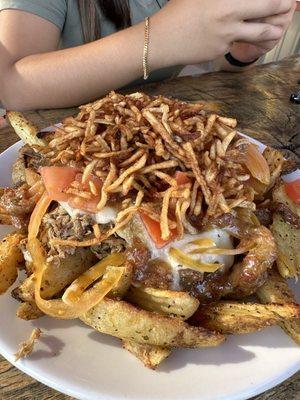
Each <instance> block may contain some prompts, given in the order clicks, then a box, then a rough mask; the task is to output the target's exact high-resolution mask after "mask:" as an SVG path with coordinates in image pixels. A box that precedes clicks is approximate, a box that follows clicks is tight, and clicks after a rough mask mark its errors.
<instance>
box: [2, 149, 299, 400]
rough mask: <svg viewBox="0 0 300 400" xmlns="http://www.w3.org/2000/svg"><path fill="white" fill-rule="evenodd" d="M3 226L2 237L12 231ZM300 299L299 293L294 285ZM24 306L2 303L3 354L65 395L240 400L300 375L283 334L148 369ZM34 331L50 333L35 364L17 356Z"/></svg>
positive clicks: (6, 162) (246, 339)
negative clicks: (22, 312) (23, 313)
mask: <svg viewBox="0 0 300 400" xmlns="http://www.w3.org/2000/svg"><path fill="white" fill-rule="evenodd" d="M19 147H20V144H19V143H17V144H15V145H14V146H12V147H11V148H9V149H8V150H6V151H5V152H4V153H3V154H2V155H0V171H1V175H0V186H4V185H9V184H10V176H11V164H12V162H13V161H14V160H15V158H16V155H17V150H18V148H19ZM6 231H7V230H6V229H5V228H4V227H0V234H1V235H3V234H5V233H6ZM294 290H296V291H297V293H298V300H300V287H299V285H298V287H296V286H294ZM17 306H18V304H17V302H16V301H15V300H14V299H12V298H11V296H10V295H9V294H7V295H5V296H2V297H1V298H0V315H1V323H0V324H1V325H0V326H1V328H0V353H1V354H2V355H3V356H4V357H5V358H7V360H9V361H10V362H11V363H12V364H14V365H15V366H16V367H17V368H19V369H21V370H22V371H24V372H25V373H27V374H28V375H31V376H32V377H34V378H35V379H37V380H39V381H41V382H43V383H45V384H46V385H48V386H51V387H53V388H54V389H57V390H59V391H61V392H63V393H65V394H68V395H70V396H73V397H76V398H78V399H87V400H95V399H97V400H102V399H103V400H109V399H114V400H120V399H131V400H134V399H139V400H146V399H147V400H148V399H153V400H161V399H164V400H169V399H170V400H171V399H172V400H175V399H178V400H179V399H180V400H182V399H185V400H191V399H201V400H221V399H222V400H225V399H226V400H236V399H239V400H240V399H247V398H249V397H251V396H254V395H257V394H259V393H261V392H263V391H265V390H267V389H269V388H271V387H273V386H275V385H277V384H279V383H280V382H282V381H283V380H285V379H287V378H288V377H289V376H291V375H292V374H293V373H295V372H297V371H298V370H299V369H300V349H299V348H298V347H297V346H296V345H295V344H294V343H293V341H292V340H291V339H290V338H289V337H288V336H287V335H285V334H284V333H283V332H282V331H281V330H280V329H279V328H277V327H272V328H268V329H265V330H264V331H262V332H259V333H255V334H247V335H240V336H231V337H228V339H227V341H226V342H225V344H223V345H221V346H219V347H216V348H209V349H203V350H176V351H173V353H172V355H171V356H170V357H169V358H168V359H167V360H166V361H165V362H164V363H163V365H162V366H161V367H160V368H159V370H158V371H157V372H154V371H150V370H148V369H146V368H144V367H143V366H142V364H141V363H140V362H139V361H138V360H136V359H135V358H134V357H133V356H132V355H130V354H129V353H128V352H127V351H125V350H122V349H121V346H120V341H119V340H117V339H114V338H111V337H109V336H104V335H101V334H100V333H97V332H95V331H93V330H92V329H90V328H88V327H87V326H85V325H84V324H83V323H81V322H78V321H59V320H53V319H50V318H47V317H44V318H42V319H39V320H37V321H33V322H25V321H22V320H19V319H17V318H15V317H14V315H15V312H16V308H17ZM33 327H40V328H41V329H42V330H43V332H44V335H43V336H42V339H41V340H40V341H39V342H38V343H37V346H36V347H35V351H34V353H33V354H32V355H31V357H30V358H28V359H25V360H20V361H18V362H17V363H15V362H14V357H13V353H14V352H15V351H16V349H17V347H18V344H19V343H20V342H21V341H22V340H24V339H26V338H27V337H28V335H29V334H30V332H31V330H32V328H33Z"/></svg>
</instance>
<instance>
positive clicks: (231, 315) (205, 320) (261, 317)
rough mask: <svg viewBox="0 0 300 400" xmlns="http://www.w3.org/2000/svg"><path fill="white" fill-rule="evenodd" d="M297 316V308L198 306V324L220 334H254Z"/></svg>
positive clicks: (299, 314) (231, 304)
mask: <svg viewBox="0 0 300 400" xmlns="http://www.w3.org/2000/svg"><path fill="white" fill-rule="evenodd" d="M299 317H300V305H298V304H295V303H286V304H256V303H238V302H233V301H220V302H217V303H211V304H207V305H203V306H200V308H199V310H198V312H197V316H196V318H197V322H198V323H199V325H200V326H203V327H205V328H207V329H210V330H216V331H218V332H221V333H223V334H233V333H250V332H256V331H258V330H261V329H263V328H266V327H267V326H271V325H276V324H278V323H279V322H281V321H284V320H290V319H295V318H299Z"/></svg>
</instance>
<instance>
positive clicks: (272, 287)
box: [256, 269, 300, 345]
mask: <svg viewBox="0 0 300 400" xmlns="http://www.w3.org/2000/svg"><path fill="white" fill-rule="evenodd" d="M256 294H257V296H258V298H259V299H260V301H261V302H262V303H265V304H268V303H281V304H285V303H289V302H293V301H295V297H294V295H293V293H292V291H291V289H290V288H289V286H288V284H287V282H286V280H285V279H284V278H282V276H280V275H279V273H278V272H277V271H276V270H274V269H273V270H271V271H269V275H268V279H267V280H266V282H265V284H264V285H263V286H261V287H260V288H259V289H258V291H257V292H256ZM279 325H280V326H281V328H282V329H283V330H284V331H285V332H286V333H287V334H288V335H289V336H290V337H291V338H292V339H293V340H294V341H295V342H296V343H297V344H299V345H300V318H298V319H295V320H291V321H282V322H281V323H280V324H279Z"/></svg>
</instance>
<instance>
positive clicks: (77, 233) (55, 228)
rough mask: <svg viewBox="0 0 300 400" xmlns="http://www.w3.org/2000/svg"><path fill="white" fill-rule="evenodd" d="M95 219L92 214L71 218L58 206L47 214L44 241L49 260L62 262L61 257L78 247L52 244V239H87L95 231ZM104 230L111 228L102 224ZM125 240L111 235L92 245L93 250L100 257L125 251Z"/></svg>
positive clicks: (43, 232) (43, 227)
mask: <svg viewBox="0 0 300 400" xmlns="http://www.w3.org/2000/svg"><path fill="white" fill-rule="evenodd" d="M93 225H94V221H93V219H92V218H91V216H90V215H87V214H85V215H78V216H76V217H75V218H71V217H70V215H69V214H68V213H67V212H66V211H65V210H64V209H63V208H62V207H57V208H56V209H55V210H54V211H52V212H50V213H48V214H46V215H45V216H44V218H43V222H42V241H43V244H44V246H45V248H46V250H47V254H48V258H47V261H48V262H52V263H58V264H59V263H60V259H63V258H66V257H67V256H68V255H73V254H74V253H75V250H76V248H75V247H70V246H52V245H50V243H49V242H50V240H51V239H56V238H58V239H64V240H78V241H83V240H86V239H87V238H88V237H89V236H90V235H91V234H92V232H93ZM101 228H102V231H105V230H107V229H109V226H106V225H102V227H101ZM124 248H125V241H124V240H123V239H121V238H117V237H110V238H108V239H107V240H105V241H103V242H102V243H101V244H99V245H97V246H93V247H91V251H92V252H93V253H94V254H95V255H96V256H97V257H98V258H99V259H102V258H103V257H105V256H107V255H108V254H111V253H112V252H121V251H124Z"/></svg>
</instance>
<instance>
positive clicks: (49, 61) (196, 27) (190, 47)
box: [0, 0, 295, 110]
mask: <svg viewBox="0 0 300 400" xmlns="http://www.w3.org/2000/svg"><path fill="white" fill-rule="evenodd" d="M294 8H295V0H264V1H262V0H251V1H248V0H239V1H237V0H170V1H169V3H168V4H167V5H166V6H165V7H164V8H163V9H162V10H161V11H159V12H158V13H156V14H155V15H154V16H153V17H152V18H151V42H150V55H149V62H150V69H151V70H156V69H158V68H163V67H169V66H172V65H186V64H193V63H200V62H203V61H208V60H215V59H218V58H219V59H220V60H221V59H222V56H223V55H224V54H225V53H226V52H227V51H228V50H231V49H232V52H233V55H234V56H235V57H236V58H239V59H241V60H242V61H247V60H249V61H251V59H252V60H253V59H255V58H257V55H258V56H260V55H262V54H264V52H266V51H268V50H270V49H271V48H272V47H273V46H274V45H275V44H276V43H277V41H278V40H280V38H281V37H282V35H283V33H284V30H285V29H286V27H287V25H288V24H289V22H290V20H291V16H292V14H293V11H294ZM143 37H144V24H143V23H140V24H137V25H135V26H132V27H130V28H128V29H125V30H123V31H120V32H117V33H115V34H113V35H110V36H108V37H105V38H103V39H100V40H97V41H95V42H93V43H89V44H86V45H83V46H78V47H75V48H71V49H65V50H57V48H58V43H59V38H60V31H59V29H58V28H57V27H56V26H55V25H53V24H52V23H50V22H48V21H46V20H44V19H42V18H40V17H38V16H35V15H33V14H29V13H26V12H22V11H16V10H4V11H2V12H1V13H0V101H1V102H2V103H3V105H4V106H5V107H6V108H7V109H18V110H25V109H35V108H59V107H68V106H74V105H78V104H80V103H85V102H88V101H90V100H93V99H95V98H97V97H99V96H101V95H103V94H104V93H106V92H107V91H109V90H111V89H116V88H119V87H122V86H124V85H126V84H128V83H130V82H131V81H132V80H134V79H136V78H138V77H140V76H141V75H142V62H141V60H142V51H143V43H144V38H143ZM232 43H234V45H232ZM244 43H247V45H245V44H244ZM242 58H243V59H242ZM219 67H220V68H222V69H232V68H231V67H229V65H228V64H226V63H225V64H224V61H221V64H220V65H219ZM112 71H113V73H112Z"/></svg>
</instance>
